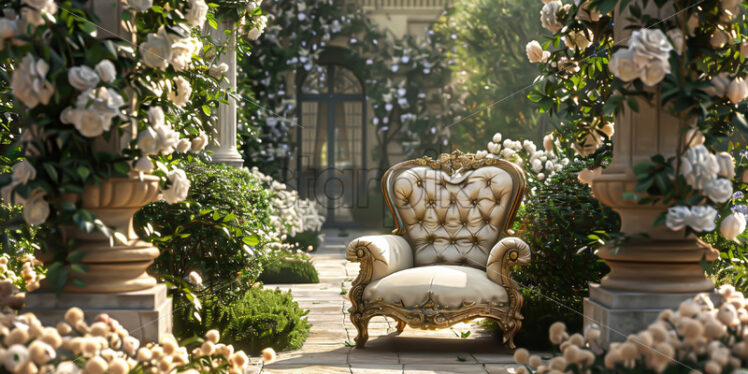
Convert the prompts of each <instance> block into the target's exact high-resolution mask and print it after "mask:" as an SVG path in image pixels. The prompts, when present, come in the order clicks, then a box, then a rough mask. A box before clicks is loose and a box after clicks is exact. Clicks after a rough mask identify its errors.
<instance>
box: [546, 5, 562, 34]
mask: <svg viewBox="0 0 748 374" xmlns="http://www.w3.org/2000/svg"><path fill="white" fill-rule="evenodd" d="M563 6H564V4H563V3H561V2H560V1H558V0H553V1H549V2H547V3H545V5H543V8H542V9H541V10H540V23H541V24H542V25H543V27H545V28H546V29H547V30H548V31H550V32H552V33H554V34H555V33H557V32H558V31H559V30H561V28H562V27H564V25H563V24H562V23H561V22H560V21H559V20H558V18H556V13H558V11H559V10H561V8H563Z"/></svg>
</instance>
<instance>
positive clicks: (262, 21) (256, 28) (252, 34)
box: [247, 3, 268, 40]
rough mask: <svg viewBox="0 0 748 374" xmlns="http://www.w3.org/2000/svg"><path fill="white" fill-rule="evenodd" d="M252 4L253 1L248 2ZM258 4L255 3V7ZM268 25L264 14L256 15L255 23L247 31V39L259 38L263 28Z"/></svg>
mask: <svg viewBox="0 0 748 374" xmlns="http://www.w3.org/2000/svg"><path fill="white" fill-rule="evenodd" d="M250 4H254V3H250ZM257 6H258V5H255V8H256V7H257ZM267 25H268V17H267V16H265V15H262V16H259V17H257V21H255V24H254V25H253V26H252V28H251V29H249V33H248V34H247V37H248V38H249V40H257V39H259V38H260V36H261V35H262V33H263V32H265V28H266V27H267Z"/></svg>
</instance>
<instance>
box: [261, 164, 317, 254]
mask: <svg viewBox="0 0 748 374" xmlns="http://www.w3.org/2000/svg"><path fill="white" fill-rule="evenodd" d="M250 173H251V174H252V175H253V176H254V177H255V178H257V179H258V180H260V181H262V182H263V183H264V184H265V185H267V186H268V187H270V190H271V194H272V198H271V200H270V205H271V211H272V212H274V215H272V216H271V218H270V219H271V221H272V222H271V223H272V226H273V227H274V228H275V229H276V230H278V231H279V233H280V235H282V236H294V235H296V234H298V233H302V232H304V231H319V230H321V229H322V224H323V223H324V222H325V217H324V216H323V215H322V214H320V213H319V211H318V208H317V203H316V202H315V201H313V200H305V199H301V198H300V197H299V193H298V192H297V191H295V190H292V189H289V188H288V186H286V185H285V184H283V183H280V182H278V181H276V180H274V179H273V178H272V177H270V176H268V175H265V174H263V173H262V172H260V170H259V169H258V168H257V167H253V168H252V170H250ZM282 239H283V240H285V238H282Z"/></svg>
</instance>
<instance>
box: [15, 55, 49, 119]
mask: <svg viewBox="0 0 748 374" xmlns="http://www.w3.org/2000/svg"><path fill="white" fill-rule="evenodd" d="M48 71H49V65H48V64H47V63H46V62H45V61H44V60H41V59H40V60H34V57H33V56H32V55H31V54H30V53H29V54H26V56H24V57H23V59H22V60H21V63H20V64H18V65H17V66H16V69H15V70H13V76H12V77H11V80H10V89H11V90H12V92H13V96H15V97H17V98H18V99H19V100H21V102H22V103H23V104H24V105H26V106H27V107H29V108H34V107H36V106H37V105H39V104H42V105H47V104H48V103H49V100H50V99H51V98H52V94H54V85H52V83H50V82H49V81H47V80H46V79H45V77H46V75H47V72H48Z"/></svg>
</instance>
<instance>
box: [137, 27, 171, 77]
mask: <svg viewBox="0 0 748 374" xmlns="http://www.w3.org/2000/svg"><path fill="white" fill-rule="evenodd" d="M171 43H172V42H171V38H170V37H169V35H168V34H167V32H166V29H165V28H164V26H161V27H160V28H159V29H158V31H157V32H156V33H155V34H154V33H151V34H148V36H147V37H146V41H145V42H144V43H142V44H140V46H139V47H138V51H140V58H141V60H142V61H143V63H144V64H145V65H146V66H148V67H150V68H154V69H161V70H166V68H168V67H169V61H170V60H171Z"/></svg>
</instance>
